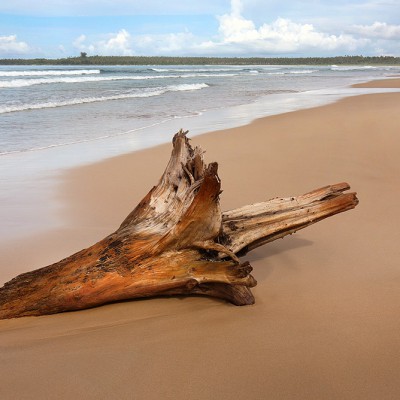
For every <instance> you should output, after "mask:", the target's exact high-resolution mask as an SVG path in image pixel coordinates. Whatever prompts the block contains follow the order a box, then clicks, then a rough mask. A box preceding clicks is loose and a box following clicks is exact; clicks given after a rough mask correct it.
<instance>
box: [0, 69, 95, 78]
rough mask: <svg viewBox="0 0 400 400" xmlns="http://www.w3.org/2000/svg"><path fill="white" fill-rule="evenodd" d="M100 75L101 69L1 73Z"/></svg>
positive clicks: (11, 73) (2, 72)
mask: <svg viewBox="0 0 400 400" xmlns="http://www.w3.org/2000/svg"><path fill="white" fill-rule="evenodd" d="M92 74H100V70H99V69H74V70H62V71H61V70H43V71H0V76H4V77H9V76H11V77H14V76H16V77H17V76H62V75H92Z"/></svg>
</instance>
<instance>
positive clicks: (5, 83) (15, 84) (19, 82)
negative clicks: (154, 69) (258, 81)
mask: <svg viewBox="0 0 400 400" xmlns="http://www.w3.org/2000/svg"><path fill="white" fill-rule="evenodd" d="M236 75H237V74H218V75H216V74H203V73H200V74H184V75H141V76H108V77H103V76H99V77H97V76H85V77H82V76H81V77H73V78H72V77H65V78H37V79H35V78H33V79H12V80H0V88H20V87H28V86H34V85H43V84H50V83H52V84H54V83H85V82H105V81H131V80H134V81H137V80H148V79H169V78H171V79H185V78H213V77H230V76H236Z"/></svg>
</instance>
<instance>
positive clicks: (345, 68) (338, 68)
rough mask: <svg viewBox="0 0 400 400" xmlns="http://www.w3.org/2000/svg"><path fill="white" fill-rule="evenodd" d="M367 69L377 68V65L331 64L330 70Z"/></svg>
mask: <svg viewBox="0 0 400 400" xmlns="http://www.w3.org/2000/svg"><path fill="white" fill-rule="evenodd" d="M368 69H378V68H377V67H373V66H372V65H360V66H357V65H353V66H350V65H349V66H344V65H341V66H338V65H331V70H332V71H356V70H361V71H362V70H368Z"/></svg>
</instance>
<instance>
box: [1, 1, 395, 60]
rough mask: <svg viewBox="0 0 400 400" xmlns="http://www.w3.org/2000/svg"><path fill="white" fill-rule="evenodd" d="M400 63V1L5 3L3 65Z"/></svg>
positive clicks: (3, 14) (2, 4) (3, 6)
mask: <svg viewBox="0 0 400 400" xmlns="http://www.w3.org/2000/svg"><path fill="white" fill-rule="evenodd" d="M81 52H85V53H87V54H88V55H89V56H90V55H126V56H128V55H140V56H149V55H164V56H212V57H214V56H215V57H217V56H222V57H224V56H226V57H232V56H234V57H253V56H254V57H314V56H315V57H326V56H336V55H364V56H371V55H378V56H379V55H391V56H400V1H399V0H335V1H332V0H302V1H293V0H292V1H288V0H201V1H194V0H190V1H189V0H180V1H179V0H168V1H166V0H36V1H32V0H0V58H36V57H46V58H62V57H73V56H79V55H80V53H81Z"/></svg>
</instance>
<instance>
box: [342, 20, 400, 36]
mask: <svg viewBox="0 0 400 400" xmlns="http://www.w3.org/2000/svg"><path fill="white" fill-rule="evenodd" d="M349 31H350V32H353V33H356V34H358V35H360V36H364V37H369V38H374V39H397V40H400V25H389V24H387V23H386V22H374V23H373V24H372V25H354V26H352V27H351V28H350V30H349Z"/></svg>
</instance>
